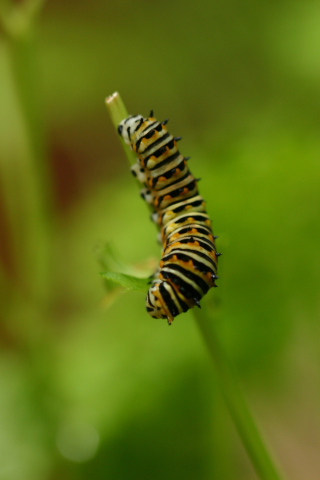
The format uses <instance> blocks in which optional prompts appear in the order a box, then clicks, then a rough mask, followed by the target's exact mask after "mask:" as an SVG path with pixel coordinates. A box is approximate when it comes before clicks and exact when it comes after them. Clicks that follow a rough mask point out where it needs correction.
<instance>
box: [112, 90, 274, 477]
mask: <svg viewBox="0 0 320 480" xmlns="http://www.w3.org/2000/svg"><path fill="white" fill-rule="evenodd" d="M106 104H107V107H108V110H109V113H110V116H111V119H112V122H113V124H114V126H115V128H116V129H117V127H118V125H119V123H120V122H121V120H123V119H124V118H126V117H127V116H128V113H127V111H126V108H125V106H124V104H123V102H122V100H121V97H120V95H119V94H118V93H114V94H113V95H110V97H108V98H107V99H106ZM121 140H122V138H121ZM121 143H122V145H123V148H124V150H125V153H126V155H127V158H128V161H129V163H130V165H132V164H133V163H135V162H136V155H135V154H134V153H133V151H132V150H130V148H129V147H128V146H127V145H126V144H124V142H123V141H122V142H121ZM132 154H133V155H132ZM194 314H195V318H196V321H197V324H198V326H199V328H200V331H201V333H202V336H203V339H204V341H205V343H206V345H207V347H208V349H209V352H210V354H211V357H212V359H213V361H214V364H215V366H216V371H217V374H218V379H219V383H220V386H221V390H222V393H223V396H224V399H225V402H226V404H227V407H228V410H229V413H230V415H231V417H232V420H233V422H234V425H235V427H236V429H237V431H238V433H239V435H240V438H241V440H242V442H243V445H244V447H245V449H246V451H247V453H248V455H249V457H250V459H251V461H252V464H253V466H254V468H255V470H256V472H257V474H258V476H259V478H260V479H261V480H280V479H281V476H280V475H279V473H278V472H277V469H276V467H275V465H274V462H273V461H272V459H271V457H270V455H269V453H268V450H267V448H266V446H265V444H264V441H263V440H262V437H261V435H260V433H259V430H258V428H257V426H256V424H255V422H254V420H253V417H252V415H251V413H250V410H249V408H248V405H247V404H246V401H245V399H244V397H243V395H242V393H241V390H240V388H239V386H238V383H237V380H236V376H235V375H234V373H233V372H232V369H231V368H230V366H229V362H228V359H227V357H226V355H225V353H224V350H223V348H222V345H221V342H220V340H219V337H218V335H217V332H216V327H215V322H213V321H212V320H211V319H210V318H209V317H208V316H207V315H206V314H205V312H204V311H201V312H200V311H199V310H196V309H194Z"/></svg>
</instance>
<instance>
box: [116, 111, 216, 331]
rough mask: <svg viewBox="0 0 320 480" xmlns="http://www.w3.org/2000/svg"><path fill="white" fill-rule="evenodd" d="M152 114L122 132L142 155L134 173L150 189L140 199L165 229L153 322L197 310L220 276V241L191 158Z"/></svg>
mask: <svg viewBox="0 0 320 480" xmlns="http://www.w3.org/2000/svg"><path fill="white" fill-rule="evenodd" d="M167 121H168V120H165V121H164V122H161V123H160V122H158V121H157V120H156V119H155V118H154V117H153V112H152V111H151V113H150V116H149V117H148V118H143V117H142V116H141V115H134V116H129V117H128V118H126V119H124V120H122V122H121V123H120V125H119V127H118V132H119V134H120V135H121V136H122V137H123V139H124V141H125V142H126V143H127V144H128V145H130V147H131V148H132V150H133V151H134V152H135V153H136V154H137V163H136V164H135V165H133V166H132V167H131V171H132V173H133V175H134V176H135V177H137V178H138V180H139V181H140V182H141V183H143V184H144V185H145V188H144V189H142V190H141V196H142V197H143V198H144V199H145V200H146V202H148V203H149V204H151V206H152V208H153V213H152V215H151V218H152V220H153V221H154V222H155V223H157V224H158V226H159V228H160V238H161V240H162V243H163V250H162V258H161V261H160V264H159V267H160V268H159V271H158V272H157V273H156V274H155V275H154V277H153V280H152V285H151V287H150V289H149V291H148V294H147V299H146V308H147V312H148V313H149V314H150V315H151V316H152V317H153V318H166V319H167V320H168V323H169V325H170V324H171V322H172V321H173V320H174V317H176V316H177V315H179V314H180V313H182V312H186V311H187V310H189V309H190V308H193V307H194V306H198V307H200V303H199V301H200V300H201V298H202V297H203V296H204V295H205V294H206V293H207V291H208V290H209V289H210V288H211V287H216V285H215V280H216V279H217V278H218V277H217V275H216V273H217V260H218V256H219V255H220V254H219V253H217V252H216V247H215V238H217V237H214V236H213V234H212V230H211V221H210V219H209V217H208V215H207V214H206V210H205V202H204V200H203V198H202V197H201V196H200V195H199V193H198V188H197V182H198V180H199V179H195V178H194V177H193V176H192V174H191V173H190V171H189V169H188V166H187V160H188V158H186V157H183V155H181V153H180V152H179V150H178V148H177V141H178V140H180V137H178V138H177V137H173V136H172V135H170V133H169V132H168V131H167V129H166V127H165V125H166V123H167Z"/></svg>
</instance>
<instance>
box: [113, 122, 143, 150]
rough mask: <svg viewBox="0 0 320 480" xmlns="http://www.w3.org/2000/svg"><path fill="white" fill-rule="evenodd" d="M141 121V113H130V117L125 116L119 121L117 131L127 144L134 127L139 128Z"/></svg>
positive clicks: (130, 139)
mask: <svg viewBox="0 0 320 480" xmlns="http://www.w3.org/2000/svg"><path fill="white" fill-rule="evenodd" d="M142 122H143V116H142V115H130V117H128V118H125V119H124V120H122V122H120V124H119V126H118V133H119V135H121V136H122V138H123V140H124V141H125V142H126V143H127V144H128V145H131V142H132V135H133V133H134V132H135V131H136V129H137V128H139V126H140V125H141V124H142Z"/></svg>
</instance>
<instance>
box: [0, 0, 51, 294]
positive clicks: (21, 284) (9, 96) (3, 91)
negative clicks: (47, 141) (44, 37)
mask: <svg viewBox="0 0 320 480" xmlns="http://www.w3.org/2000/svg"><path fill="white" fill-rule="evenodd" d="M42 4H43V0H28V1H25V2H21V3H11V2H6V3H4V2H2V3H1V4H0V7H1V8H0V22H1V23H2V27H3V33H4V34H3V35H1V36H0V71H1V75H0V131H1V136H0V177H1V178H0V180H1V188H2V191H3V201H4V205H5V208H6V214H7V218H8V224H9V229H10V232H9V236H10V238H9V240H10V247H11V252H12V257H13V263H14V267H15V269H14V270H15V277H16V280H17V281H16V282H15V287H17V288H18V290H20V291H21V292H24V294H26V295H27V296H30V298H33V299H37V301H38V300H39V301H41V302H42V301H44V300H45V299H46V298H47V297H48V294H49V283H50V272H49V268H50V266H49V265H50V255H51V240H50V238H51V231H50V230H51V220H52V215H51V212H50V207H51V203H50V192H51V186H50V183H49V175H48V172H47V159H46V155H45V149H44V132H43V130H44V129H43V121H42V118H41V114H40V112H39V108H38V107H39V75H38V71H37V62H36V49H35V42H34V38H33V36H34V35H33V34H34V29H35V27H36V25H35V23H36V19H37V17H38V13H39V11H40V7H41V6H42Z"/></svg>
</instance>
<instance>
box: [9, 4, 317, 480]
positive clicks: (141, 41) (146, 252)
mask: <svg viewBox="0 0 320 480" xmlns="http://www.w3.org/2000/svg"><path fill="white" fill-rule="evenodd" d="M14 3H19V2H14ZM319 21H320V8H319V5H318V2H315V1H306V2H302V1H301V0H300V1H293V2H290V3H289V2H287V1H285V0H279V1H278V2H276V3H275V2H252V1H250V0H244V1H242V2H237V1H235V0H228V1H227V2H210V1H208V0H204V1H200V2H182V1H176V2H166V1H163V2H154V3H152V2H144V1H139V0H137V1H136V2H129V1H125V0H124V1H118V2H113V3H111V2H103V1H102V0H97V1H95V2H88V1H84V0H81V1H78V2H71V1H66V0H64V1H62V0H59V1H58V0H51V1H48V2H47V3H46V4H45V5H44V9H43V12H42V15H41V16H40V19H39V21H38V23H36V24H35V26H34V30H33V31H32V32H31V33H32V35H30V36H28V38H27V40H25V41H23V42H19V40H15V41H13V40H12V39H10V37H8V36H7V34H6V33H5V30H4V29H2V30H0V175H1V178H0V182H1V183H0V186H1V191H0V207H1V208H0V218H1V222H0V229H1V238H0V243H1V259H2V261H1V265H2V267H1V269H0V282H1V292H0V299H1V324H0V344H1V356H0V372H1V373H0V478H1V479H2V478H3V479H5V480H29V479H30V480H31V479H32V480H43V479H45V480H54V479H56V478H59V479H61V480H64V479H68V480H70V479H71V480H80V479H87V478H90V479H92V480H100V479H109V478H110V479H114V478H116V479H119V480H120V479H127V478H130V479H139V480H141V479H150V478H154V479H163V478H166V479H171V478H172V479H180V478H181V479H182V478H183V479H190V480H191V479H192V480H194V479H195V478H197V479H204V480H207V479H210V478H212V479H216V478H217V479H233V478H234V479H238V478H241V479H248V480H249V479H253V478H255V476H254V473H253V471H252V468H251V466H250V465H249V463H248V461H247V459H246V456H245V454H244V453H243V450H242V447H241V445H240V443H239V441H238V439H237V436H236V434H235V433H234V430H233V427H232V426H231V422H230V420H229V418H228V416H227V414H226V412H225V409H224V405H223V403H222V400H221V398H220V394H219V389H218V385H216V384H215V380H214V378H215V377H214V376H213V374H212V371H211V366H210V363H209V359H208V357H207V353H206V351H205V348H204V345H203V343H202V339H201V337H200V335H199V332H198V330H197V329H196V326H195V324H194V321H193V318H192V316H191V314H189V312H188V313H187V314H186V315H183V316H180V317H178V318H177V319H176V320H175V322H174V324H173V325H172V327H170V328H168V327H167V325H166V322H165V321H163V322H161V321H153V320H152V319H150V318H149V316H148V315H147V313H146V312H145V308H144V297H143V295H142V294H140V293H136V292H130V293H126V294H125V293H121V292H117V295H115V296H114V298H113V299H112V301H109V300H108V298H107V297H105V295H106V292H105V290H104V284H103V280H102V279H101V277H100V276H99V272H100V271H101V267H99V265H98V263H97V262H96V258H95V251H96V247H97V245H101V244H103V243H105V242H107V241H112V242H113V243H114V244H116V247H117V251H119V252H120V253H121V256H122V258H123V261H124V262H125V263H130V264H134V265H136V266H138V267H139V266H140V265H141V264H142V263H143V262H145V261H146V259H150V258H152V257H155V258H159V255H160V252H159V246H158V245H157V243H156V239H155V237H156V232H155V228H154V226H153V225H152V224H151V222H150V221H149V220H148V215H149V214H148V209H147V208H146V207H145V205H143V202H142V201H141V199H140V198H139V195H138V192H137V189H136V185H135V182H133V181H132V178H131V175H130V173H129V169H128V166H127V164H126V160H125V158H124V155H123V152H122V151H121V148H120V146H119V144H118V139H117V137H116V133H115V132H114V129H113V128H112V126H111V122H110V120H109V119H108V116H107V112H106V109H105V105H104V98H105V97H106V96H107V95H109V94H111V93H112V92H113V91H115V90H118V91H119V92H120V93H121V95H122V98H123V99H124V101H125V103H126V106H127V108H128V109H129V110H130V112H131V113H142V114H148V113H149V110H150V109H151V108H153V109H154V111H155V115H156V116H157V118H160V119H162V118H163V119H164V118H166V117H168V116H169V117H170V123H169V126H170V131H172V133H174V134H175V135H182V136H183V138H184V140H183V142H182V143H181V144H180V146H181V151H182V152H183V153H184V154H185V155H191V157H192V158H191V160H190V163H189V166H190V168H191V170H192V172H193V173H194V174H195V175H196V176H197V177H202V182H201V183H200V191H201V194H202V195H203V197H204V198H205V199H206V201H207V204H208V211H209V213H210V215H211V217H212V220H213V225H214V229H215V234H218V235H219V239H218V247H219V250H220V251H221V252H222V253H223V256H222V257H221V259H220V266H219V277H220V280H219V288H218V289H215V291H214V292H210V294H209V295H208V296H207V298H206V299H204V300H203V301H205V302H207V304H208V305H209V306H210V308H212V310H213V311H214V312H215V318H216V320H215V321H216V322H217V323H218V328H219V331H220V333H221V338H222V339H223V342H224V344H225V347H226V349H227V351H228V353H229V356H230V358H231V359H232V361H233V363H235V364H236V367H237V369H238V371H239V375H240V378H241V380H242V382H243V384H244V385H245V388H246V390H247V392H248V397H249V398H250V403H251V404H252V406H253V410H254V411H255V412H256V415H257V416H258V418H259V421H260V423H261V425H262V427H263V430H264V431H265V434H266V437H267V439H268V441H269V443H270V444H271V446H272V449H273V450H274V451H276V454H277V457H278V458H279V460H280V462H281V464H282V465H283V468H284V471H285V472H286V473H287V476H288V477H289V478H291V479H293V480H295V479H296V480H298V479H301V478H303V479H304V480H308V479H314V478H318V477H319V475H320V461H319V455H318V451H319V448H320V438H319V403H320V402H319V400H320V399H319V389H318V384H319V362H320V359H319V346H318V344H319V333H320V332H319V321H318V319H319V293H320V292H319V285H320V282H319V280H320V279H319V276H320V269H319V267H318V265H319V264H320V258H319V257H320V249H319V237H320V221H319V220H320V218H319V216H320V215H319V212H320V194H319V192H320V139H319V128H320V111H319V100H320V89H319V85H320V56H319V49H320V40H319ZM24 80H25V81H24ZM27 80H28V81H27ZM43 132H45V133H43ZM151 263H152V262H151ZM150 265H151V264H150Z"/></svg>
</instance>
